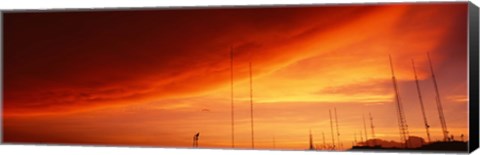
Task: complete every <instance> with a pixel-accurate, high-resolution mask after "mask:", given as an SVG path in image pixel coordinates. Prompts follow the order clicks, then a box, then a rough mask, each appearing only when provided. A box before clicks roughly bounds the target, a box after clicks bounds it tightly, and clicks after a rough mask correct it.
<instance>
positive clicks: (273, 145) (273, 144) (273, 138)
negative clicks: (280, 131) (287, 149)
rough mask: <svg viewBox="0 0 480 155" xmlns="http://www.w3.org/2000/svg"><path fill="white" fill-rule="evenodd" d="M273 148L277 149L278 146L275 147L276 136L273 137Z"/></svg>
mask: <svg viewBox="0 0 480 155" xmlns="http://www.w3.org/2000/svg"><path fill="white" fill-rule="evenodd" d="M273 148H274V149H275V148H276V146H275V135H273Z"/></svg>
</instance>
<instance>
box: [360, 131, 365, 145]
mask: <svg viewBox="0 0 480 155" xmlns="http://www.w3.org/2000/svg"><path fill="white" fill-rule="evenodd" d="M360 142H364V141H363V134H362V130H360ZM363 145H365V143H363Z"/></svg>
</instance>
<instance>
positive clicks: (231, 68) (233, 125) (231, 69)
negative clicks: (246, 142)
mask: <svg viewBox="0 0 480 155" xmlns="http://www.w3.org/2000/svg"><path fill="white" fill-rule="evenodd" d="M230 95H231V114H232V116H231V117H232V148H235V118H234V117H235V115H234V105H233V47H231V48H230Z"/></svg>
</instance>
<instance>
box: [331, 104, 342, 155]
mask: <svg viewBox="0 0 480 155" xmlns="http://www.w3.org/2000/svg"><path fill="white" fill-rule="evenodd" d="M333 112H334V113H335V126H336V128H337V143H338V145H337V146H338V148H339V149H342V144H341V143H340V131H338V119H337V108H335V107H333Z"/></svg>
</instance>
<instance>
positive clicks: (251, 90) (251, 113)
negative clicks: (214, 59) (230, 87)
mask: <svg viewBox="0 0 480 155" xmlns="http://www.w3.org/2000/svg"><path fill="white" fill-rule="evenodd" d="M248 64H249V65H248V66H249V68H250V127H251V130H252V149H253V148H255V142H254V137H253V88H252V60H251V59H250V62H249V63H248Z"/></svg>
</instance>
